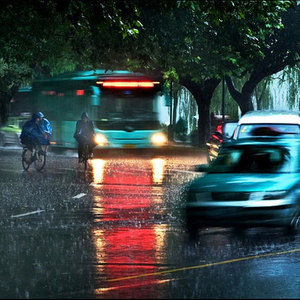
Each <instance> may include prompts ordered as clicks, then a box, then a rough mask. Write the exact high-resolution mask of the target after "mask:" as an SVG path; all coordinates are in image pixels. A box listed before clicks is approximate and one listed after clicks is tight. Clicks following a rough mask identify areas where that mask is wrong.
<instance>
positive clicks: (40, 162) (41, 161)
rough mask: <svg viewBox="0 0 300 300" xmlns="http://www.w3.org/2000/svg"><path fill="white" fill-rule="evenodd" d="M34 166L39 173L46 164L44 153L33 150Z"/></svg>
mask: <svg viewBox="0 0 300 300" xmlns="http://www.w3.org/2000/svg"><path fill="white" fill-rule="evenodd" d="M34 157H35V160H34V166H35V168H36V170H37V171H41V170H42V169H43V168H44V166H45V164H46V153H45V152H43V151H39V150H37V149H35V151H34Z"/></svg>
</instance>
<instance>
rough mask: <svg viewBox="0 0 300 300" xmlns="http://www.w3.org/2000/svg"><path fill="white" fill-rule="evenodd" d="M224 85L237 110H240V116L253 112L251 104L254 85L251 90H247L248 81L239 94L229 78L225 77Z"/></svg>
mask: <svg viewBox="0 0 300 300" xmlns="http://www.w3.org/2000/svg"><path fill="white" fill-rule="evenodd" d="M225 80H226V84H227V88H228V91H229V93H230V95H231V97H232V98H233V99H234V100H235V102H236V103H237V104H238V106H239V108H240V109H241V113H242V115H244V114H245V113H246V112H248V111H251V110H254V106H253V103H252V94H253V92H254V88H255V85H253V88H249V81H248V82H246V83H245V84H244V87H243V89H242V92H239V91H238V90H236V88H235V87H234V84H233V81H232V79H231V78H230V77H229V76H225Z"/></svg>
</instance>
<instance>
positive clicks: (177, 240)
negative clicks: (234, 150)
mask: <svg viewBox="0 0 300 300" xmlns="http://www.w3.org/2000/svg"><path fill="white" fill-rule="evenodd" d="M20 156H21V149H17V148H0V180H1V181H0V182H1V183H0V187H1V189H0V201H1V206H0V224H1V227H0V231H1V232H0V254H1V255H0V298H2V299H4V298H14V299H15V298H19V299H24V298H29V299H36V298H39V299H58V298H65V299H66V298H69V299H83V298H95V299H109V298H115V299H132V298H136V299H182V298H185V299H196V298H206V299H207V298H214V299H215V298H229V299H234V298H235V299H240V298H244V299H246V298H252V299H253V298H274V299H278V298H300V243H299V241H300V235H299V234H297V235H295V236H289V235H286V233H285V232H284V231H283V230H282V229H280V228H273V229H266V228H257V229H249V230H247V231H246V232H245V233H243V234H242V235H237V234H236V233H235V232H234V231H232V230H231V229H225V228H208V229H205V230H203V231H199V233H198V236H197V237H196V238H195V239H190V237H189V236H188V234H187V232H186V230H185V225H184V217H183V207H184V201H183V198H182V192H183V184H184V183H185V182H187V181H188V180H189V179H192V178H194V177H195V176H201V174H199V173H195V172H193V167H194V165H196V164H199V163H201V162H205V159H204V156H203V157H202V156H201V155H199V153H188V152H187V151H183V152H182V153H181V154H178V155H177V154H175V153H173V154H170V155H160V156H156V157H155V156H149V155H140V156H139V157H138V158H137V156H135V155H126V154H124V153H120V155H111V156H110V155H106V156H103V157H101V159H100V158H94V159H93V161H92V162H91V164H90V166H89V170H88V171H87V172H84V170H83V167H82V166H81V165H78V163H77V158H76V154H75V153H74V152H72V151H66V152H62V153H52V152H50V153H49V155H48V157H47V159H48V160H47V164H46V168H45V170H43V171H42V172H37V171H36V170H35V169H34V168H33V167H30V169H29V171H28V172H25V171H23V169H22V166H21V161H20Z"/></svg>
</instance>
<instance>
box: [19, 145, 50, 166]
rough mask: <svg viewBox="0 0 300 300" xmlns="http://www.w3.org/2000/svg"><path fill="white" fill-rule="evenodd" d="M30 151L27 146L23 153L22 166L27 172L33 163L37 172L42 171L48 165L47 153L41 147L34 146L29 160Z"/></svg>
mask: <svg viewBox="0 0 300 300" xmlns="http://www.w3.org/2000/svg"><path fill="white" fill-rule="evenodd" d="M28 151H30V150H29V149H28V148H27V147H26V146H24V148H23V152H22V166H23V168H24V170H25V171H27V170H28V169H29V167H30V165H31V164H32V163H33V164H34V167H35V169H36V170H37V171H41V170H42V169H43V168H44V167H45V164H46V151H44V150H43V149H42V148H41V145H34V146H33V151H32V152H31V155H30V157H29V158H28V156H29V155H28Z"/></svg>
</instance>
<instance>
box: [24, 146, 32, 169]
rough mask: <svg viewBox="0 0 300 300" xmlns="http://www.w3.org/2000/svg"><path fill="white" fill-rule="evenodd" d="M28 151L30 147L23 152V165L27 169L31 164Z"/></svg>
mask: <svg viewBox="0 0 300 300" xmlns="http://www.w3.org/2000/svg"><path fill="white" fill-rule="evenodd" d="M27 151H28V149H27V148H24V149H23V152H22V166H23V168H24V170H25V171H27V170H28V169H29V167H30V165H31V161H29V162H28V160H26V156H27Z"/></svg>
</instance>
